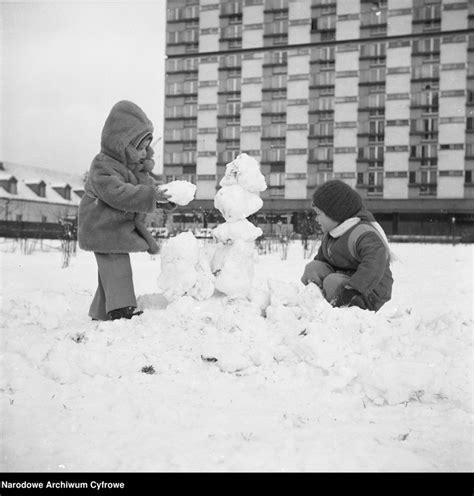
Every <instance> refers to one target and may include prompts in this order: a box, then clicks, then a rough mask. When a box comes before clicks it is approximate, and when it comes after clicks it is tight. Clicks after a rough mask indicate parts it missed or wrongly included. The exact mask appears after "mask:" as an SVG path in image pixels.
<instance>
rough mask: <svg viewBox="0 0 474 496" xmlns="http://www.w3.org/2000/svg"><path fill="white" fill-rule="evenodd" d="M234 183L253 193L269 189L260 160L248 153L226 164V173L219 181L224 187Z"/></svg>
mask: <svg viewBox="0 0 474 496" xmlns="http://www.w3.org/2000/svg"><path fill="white" fill-rule="evenodd" d="M234 184H239V185H240V186H242V188H244V189H246V190H247V191H250V192H251V193H259V192H260V191H265V190H266V189H267V184H266V182H265V177H264V175H263V174H262V173H261V172H260V166H259V164H258V162H257V161H256V160H255V159H254V158H253V157H250V156H249V155H247V154H246V153H241V154H240V155H238V156H237V157H236V158H235V159H234V160H233V161H232V162H229V163H228V164H227V165H226V169H225V175H224V177H223V178H222V179H221V181H220V183H219V185H220V186H222V187H224V186H232V185H234Z"/></svg>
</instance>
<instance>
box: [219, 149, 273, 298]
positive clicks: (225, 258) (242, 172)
mask: <svg viewBox="0 0 474 496" xmlns="http://www.w3.org/2000/svg"><path fill="white" fill-rule="evenodd" d="M219 185H220V186H221V189H220V190H219V191H218V192H217V194H216V196H215V198H214V206H215V208H216V209H218V210H219V211H220V212H221V214H222V216H223V217H224V219H225V222H224V223H223V224H221V225H219V226H218V227H216V228H215V229H214V230H213V236H214V238H215V239H216V240H217V241H218V245H217V247H216V250H215V252H214V256H213V258H212V261H211V269H212V272H213V274H214V275H215V288H216V289H217V290H219V291H220V292H221V293H224V294H226V295H227V296H229V297H232V298H246V297H249V295H250V292H251V291H252V279H253V275H254V265H255V257H256V252H255V240H256V239H257V238H258V237H259V236H261V235H262V230H261V229H260V228H258V227H255V226H254V225H253V224H252V223H251V222H249V221H248V220H247V217H249V216H250V215H252V214H254V213H255V212H257V211H258V210H260V209H261V208H262V206H263V201H262V199H261V198H260V195H259V193H260V192H262V191H265V190H266V189H267V185H266V182H265V177H264V176H263V174H262V173H261V172H260V166H259V164H258V162H257V161H256V160H255V159H254V158H252V157H250V156H249V155H247V154H246V153H241V154H240V155H239V156H238V157H236V158H235V159H234V160H233V161H232V162H230V163H228V164H227V165H226V170H225V175H224V177H223V178H222V180H221V181H220V183H219Z"/></svg>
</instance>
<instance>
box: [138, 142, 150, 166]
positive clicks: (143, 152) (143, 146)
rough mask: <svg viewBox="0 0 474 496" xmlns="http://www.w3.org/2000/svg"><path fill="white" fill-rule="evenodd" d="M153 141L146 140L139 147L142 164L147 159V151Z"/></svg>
mask: <svg viewBox="0 0 474 496" xmlns="http://www.w3.org/2000/svg"><path fill="white" fill-rule="evenodd" d="M150 143H151V140H149V139H147V140H144V141H142V142H141V143H140V145H139V147H138V148H137V152H138V157H139V159H140V162H142V161H143V160H144V159H145V158H146V149H147V148H148V146H149V145H150Z"/></svg>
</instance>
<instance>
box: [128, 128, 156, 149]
mask: <svg viewBox="0 0 474 496" xmlns="http://www.w3.org/2000/svg"><path fill="white" fill-rule="evenodd" d="M152 139H153V135H152V134H151V133H150V131H145V132H144V133H143V134H141V135H138V136H137V137H136V138H135V139H134V140H132V145H133V146H134V147H135V148H139V147H140V145H141V144H142V143H143V142H144V141H145V140H150V142H151V140H152Z"/></svg>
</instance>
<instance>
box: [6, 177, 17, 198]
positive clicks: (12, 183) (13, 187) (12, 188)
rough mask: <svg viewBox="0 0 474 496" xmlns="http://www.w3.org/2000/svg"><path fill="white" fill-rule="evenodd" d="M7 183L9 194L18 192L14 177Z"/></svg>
mask: <svg viewBox="0 0 474 496" xmlns="http://www.w3.org/2000/svg"><path fill="white" fill-rule="evenodd" d="M8 185H9V190H8V191H9V193H10V194H11V195H17V194H18V187H17V181H16V179H14V178H12V179H10V181H9V183H8Z"/></svg>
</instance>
